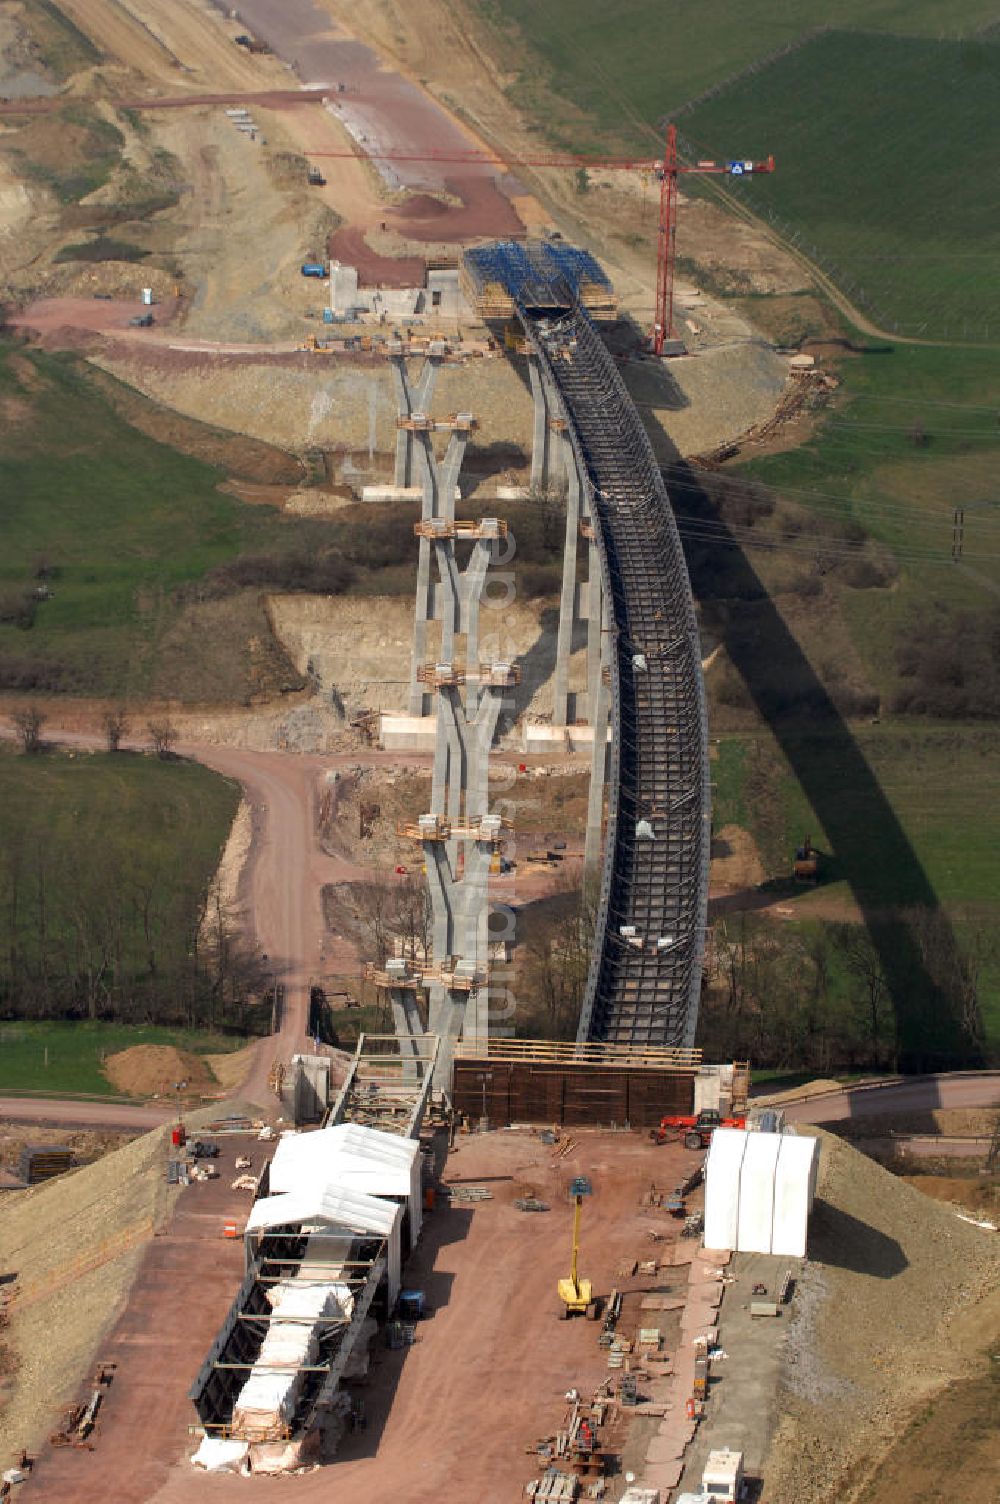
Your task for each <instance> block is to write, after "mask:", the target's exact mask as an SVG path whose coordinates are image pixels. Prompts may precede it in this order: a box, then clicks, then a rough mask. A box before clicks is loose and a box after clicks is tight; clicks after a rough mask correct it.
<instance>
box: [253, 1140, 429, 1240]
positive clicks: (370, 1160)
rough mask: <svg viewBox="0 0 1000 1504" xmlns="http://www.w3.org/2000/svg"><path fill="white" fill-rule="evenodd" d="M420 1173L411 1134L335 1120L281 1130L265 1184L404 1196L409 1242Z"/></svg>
mask: <svg viewBox="0 0 1000 1504" xmlns="http://www.w3.org/2000/svg"><path fill="white" fill-rule="evenodd" d="M420 1173H421V1172H420V1145H419V1144H418V1143H417V1141H416V1139H412V1138H400V1137H399V1136H398V1135H397V1134H394V1133H380V1132H379V1130H378V1129H377V1128H364V1127H362V1126H361V1124H359V1123H340V1124H338V1125H337V1126H336V1127H334V1128H321V1129H319V1130H318V1131H317V1132H315V1133H283V1134H282V1135H281V1138H280V1139H279V1141H278V1147H277V1149H276V1150H275V1153H274V1158H273V1159H272V1160H271V1172H270V1181H269V1189H270V1191H271V1193H272V1194H274V1193H282V1192H296V1191H300V1190H307V1189H309V1188H310V1187H311V1186H315V1185H317V1184H319V1185H327V1186H338V1187H341V1188H343V1189H344V1190H349V1191H360V1192H362V1193H363V1194H365V1195H368V1196H376V1197H385V1198H390V1199H393V1200H398V1201H400V1202H403V1201H405V1202H406V1203H407V1204H408V1206H409V1210H410V1244H411V1246H412V1245H413V1244H415V1243H416V1241H417V1236H418V1234H419V1232H420V1221H421V1212H422V1206H421V1183H420Z"/></svg>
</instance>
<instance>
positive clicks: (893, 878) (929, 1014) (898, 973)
mask: <svg viewBox="0 0 1000 1504" xmlns="http://www.w3.org/2000/svg"><path fill="white" fill-rule="evenodd" d="M667 442H668V443H669V440H667ZM664 479H665V480H666V484H667V490H668V492H669V495H670V499H671V502H672V504H673V507H674V510H675V512H676V515H677V518H678V521H679V523H680V524H681V525H682V527H683V524H684V523H685V522H692V523H702V524H703V523H704V522H705V521H706V520H710V521H711V524H712V541H711V542H702V541H695V542H692V541H690V540H685V555H686V558H687V564H688V570H689V572H690V576H691V585H692V588H693V590H694V594H695V596H696V598H697V599H698V600H699V602H700V603H701V604H702V606H703V607H707V608H709V609H711V608H713V607H714V608H715V609H714V611H713V612H712V619H713V628H714V630H715V631H716V632H717V633H718V636H719V638H720V640H721V642H722V643H723V645H724V647H725V650H726V652H727V653H728V655H729V658H730V660H731V662H732V664H733V666H734V668H735V669H736V670H737V672H738V673H739V674H740V675H741V677H742V679H743V682H744V684H745V686H746V689H747V691H748V693H749V695H750V698H751V700H752V701H753V703H754V706H755V708H756V710H757V711H758V713H759V714H760V715H761V716H762V718H763V719H764V721H765V722H766V723H767V725H768V727H769V728H770V730H771V732H772V733H773V735H774V736H775V738H776V740H777V743H778V745H779V747H780V748H781V751H782V752H783V753H784V756H785V757H786V758H787V760H788V763H789V766H790V767H791V770H792V772H793V773H794V775H795V777H796V778H797V779H798V781H799V783H800V784H801V786H802V789H803V791H804V793H805V795H806V797H807V799H808V800H809V802H810V804H811V805H812V808H813V809H814V810H815V812H816V816H817V818H818V819H819V821H820V822H821V824H822V827H823V830H824V832H825V834H826V836H827V838H828V840H829V842H830V844H831V846H832V849H833V853H835V858H836V862H837V871H838V875H842V876H843V877H844V878H845V879H846V881H847V882H848V883H849V884H850V887H851V891H852V893H853V895H854V899H855V901H856V903H857V905H858V907H859V909H860V910H861V913H862V916H863V918H864V922H865V924H866V926H867V928H868V932H869V934H870V936H871V939H872V942H873V944H874V946H875V948H876V950H877V952H878V956H879V960H880V962H881V966H882V971H883V973H884V976H885V980H886V985H887V989H888V993H889V996H890V998H891V1002H892V1008H893V1013H894V1018H895V1037H896V1042H897V1047H898V1064H899V1067H900V1069H902V1070H906V1071H921V1070H923V1071H927V1070H939V1069H942V1068H945V1067H949V1066H956V1065H974V1064H978V1063H979V1062H980V1060H981V1050H980V1047H979V1043H978V1041H977V1039H976V1038H975V1037H974V1034H972V1033H970V1032H969V1031H968V1030H967V1029H966V1027H965V1020H964V1019H963V1016H962V1012H963V998H962V988H961V986H960V985H959V979H960V978H961V975H962V965H961V958H960V955H959V950H958V944H957V941H956V938H955V934H954V931H953V930H952V928H951V924H950V921H949V919H948V916H947V915H946V914H945V912H944V910H943V909H942V908H941V906H940V904H939V902H938V898H937V894H936V892H935V890H934V888H933V886H932V885H931V882H930V880H929V879H928V876H927V874H926V872H925V871H924V869H923V867H922V865H921V863H920V860H919V858H918V857H917V854H916V852H915V851H914V849H913V847H912V845H911V844H910V841H909V839H908V837H907V835H906V832H905V831H904V830H903V828H902V826H901V825H900V823H899V820H898V819H897V817H896V813H895V811H894V810H893V808H892V805H891V804H890V802H889V800H888V798H887V797H886V795H885V793H884V792H883V790H882V788H881V785H880V784H879V781H878V778H877V777H876V775H875V772H874V771H873V769H872V768H871V766H870V765H869V763H868V761H867V759H866V758H865V755H864V753H863V752H862V750H861V748H860V747H859V746H858V743H857V741H856V740H855V737H854V734H853V732H852V730H851V728H850V726H849V725H848V723H847V722H846V721H845V720H844V718H843V716H842V715H841V713H840V711H839V710H838V709H837V707H836V705H835V704H834V702H833V700H832V699H831V698H830V695H829V694H828V692H827V690H826V688H825V686H824V685H823V683H822V681H821V680H820V679H819V678H818V677H817V675H816V673H815V671H814V669H813V667H812V665H811V664H810V663H809V661H808V659H807V658H806V656H805V654H804V653H803V651H802V649H801V648H800V646H799V644H798V643H797V642H796V640H795V638H794V637H793V636H792V634H791V632H790V631H789V629H788V627H787V626H786V624H785V622H784V619H783V618H782V616H781V613H780V612H779V610H778V608H777V606H776V605H775V603H774V601H773V600H772V599H771V597H770V596H769V594H768V591H767V587H766V586H765V585H764V583H763V581H762V580H761V578H760V576H759V575H758V574H757V571H756V570H755V569H754V566H753V564H752V563H751V562H750V560H749V558H748V557H747V555H746V553H745V552H744V551H743V549H742V547H741V546H740V544H739V543H737V541H736V539H735V538H734V536H733V534H732V532H731V531H730V529H729V527H728V525H727V524H726V522H725V519H724V518H723V517H722V516H721V514H720V512H719V510H718V509H717V508H716V507H715V506H714V505H713V502H712V499H711V497H710V496H709V494H708V493H707V491H706V489H705V487H704V485H703V483H702V480H701V479H700V477H699V474H698V472H697V471H696V470H694V469H692V467H691V466H690V465H689V464H688V463H687V462H686V461H685V460H683V459H682V458H681V457H680V456H679V455H678V454H677V453H676V451H674V459H673V461H672V462H671V464H670V466H669V467H668V468H666V469H665V470H664ZM734 603H735V604H737V605H738V606H739V607H740V609H738V610H732V609H729V608H730V606H731V605H732V604H734ZM789 703H791V706H792V708H791V709H789V708H788V706H789ZM848 791H849V795H850V797H849V798H845V797H844V796H845V793H847V792H848ZM873 853H875V856H876V859H875V860H874V861H873ZM872 874H874V876H873V875H872Z"/></svg>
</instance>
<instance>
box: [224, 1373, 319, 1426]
mask: <svg viewBox="0 0 1000 1504" xmlns="http://www.w3.org/2000/svg"><path fill="white" fill-rule="evenodd" d="M301 1387H302V1375H301V1373H299V1372H298V1370H297V1369H294V1368H289V1369H282V1370H281V1371H278V1370H276V1369H268V1370H264V1369H257V1368H255V1369H253V1370H252V1372H251V1374H250V1377H249V1378H248V1379H247V1381H246V1383H245V1384H244V1385H243V1388H242V1389H241V1390H240V1392H239V1396H238V1397H237V1400H236V1404H235V1405H234V1406H233V1427H234V1429H236V1430H239V1431H270V1430H273V1429H274V1428H275V1427H276V1426H283V1425H285V1424H286V1423H287V1422H288V1421H290V1420H291V1418H292V1416H293V1415H294V1414H295V1401H296V1399H297V1397H298V1392H299V1390H300V1388H301Z"/></svg>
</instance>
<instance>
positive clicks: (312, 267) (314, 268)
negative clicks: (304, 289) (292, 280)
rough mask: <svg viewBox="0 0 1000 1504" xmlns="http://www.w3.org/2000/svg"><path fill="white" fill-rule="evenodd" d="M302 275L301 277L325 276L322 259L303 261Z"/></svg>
mask: <svg viewBox="0 0 1000 1504" xmlns="http://www.w3.org/2000/svg"><path fill="white" fill-rule="evenodd" d="M302 275H303V277H325V276H326V267H325V266H324V265H323V263H322V261H303V263H302Z"/></svg>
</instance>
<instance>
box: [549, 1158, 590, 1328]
mask: <svg viewBox="0 0 1000 1504" xmlns="http://www.w3.org/2000/svg"><path fill="white" fill-rule="evenodd" d="M592 1190H593V1187H592V1186H591V1184H590V1181H589V1180H588V1179H587V1178H586V1176H584V1175H577V1176H576V1177H575V1179H574V1180H573V1181H572V1182H571V1183H570V1188H569V1193H570V1195H571V1196H572V1198H573V1203H574V1208H573V1261H572V1263H571V1265H570V1273H569V1278H568V1279H561V1280H560V1281H559V1285H558V1290H559V1299H560V1300H561V1301H562V1309H561V1310H560V1313H559V1314H560V1315H561V1316H562V1317H563V1319H564V1320H565V1319H566V1318H568V1317H570V1316H588V1317H589V1318H590V1319H591V1321H596V1319H597V1317H598V1315H599V1314H600V1313H599V1310H598V1305H597V1301H596V1300H595V1299H594V1292H593V1288H592V1286H591V1283H590V1280H589V1279H581V1278H580V1275H579V1270H578V1260H579V1255H580V1212H581V1210H582V1208H583V1200H584V1197H585V1196H589V1195H590V1194H591V1191H592Z"/></svg>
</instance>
